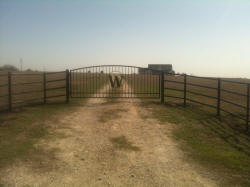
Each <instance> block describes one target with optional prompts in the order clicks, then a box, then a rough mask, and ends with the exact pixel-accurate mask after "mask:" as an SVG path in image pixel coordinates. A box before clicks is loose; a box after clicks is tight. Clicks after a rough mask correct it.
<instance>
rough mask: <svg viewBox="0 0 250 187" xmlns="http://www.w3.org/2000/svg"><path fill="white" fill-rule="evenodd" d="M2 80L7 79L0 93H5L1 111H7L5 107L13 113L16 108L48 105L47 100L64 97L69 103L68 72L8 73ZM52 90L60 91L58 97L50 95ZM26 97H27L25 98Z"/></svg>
mask: <svg viewBox="0 0 250 187" xmlns="http://www.w3.org/2000/svg"><path fill="white" fill-rule="evenodd" d="M62 73H64V74H63V75H61V76H60V77H55V76H57V75H58V74H62ZM50 76H51V77H50ZM53 76H54V77H53ZM0 78H6V80H5V81H6V83H3V84H1V85H0V92H1V93H4V94H0V99H2V100H0V111H4V110H6V107H5V106H8V109H7V110H8V111H12V109H13V108H16V107H20V106H26V105H28V104H34V103H47V99H50V98H57V97H63V96H64V97H65V101H66V102H69V88H68V87H69V85H70V83H69V71H68V70H66V71H60V72H44V73H11V72H8V74H1V75H0ZM52 78H53V79H52ZM23 79H24V80H23ZM37 79H39V80H37ZM19 81H20V82H19ZM62 84H63V85H62ZM28 86H30V87H28ZM33 87H34V88H33ZM30 88H32V89H30ZM52 90H55V91H58V93H56V95H48V93H49V92H50V91H52ZM39 94H42V95H39ZM25 95H27V96H26V97H24V96H25ZM29 96H32V97H29ZM15 97H19V99H15ZM5 98H6V99H5ZM5 103H6V104H5ZM16 105H19V106H16Z"/></svg>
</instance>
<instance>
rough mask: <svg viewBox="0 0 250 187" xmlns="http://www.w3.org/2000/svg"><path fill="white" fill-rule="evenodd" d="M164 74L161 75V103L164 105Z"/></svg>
mask: <svg viewBox="0 0 250 187" xmlns="http://www.w3.org/2000/svg"><path fill="white" fill-rule="evenodd" d="M164 82H165V81H164V72H162V73H161V103H164V97H165V96H164V89H165V88H164Z"/></svg>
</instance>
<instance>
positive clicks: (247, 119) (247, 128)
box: [246, 83, 250, 132]
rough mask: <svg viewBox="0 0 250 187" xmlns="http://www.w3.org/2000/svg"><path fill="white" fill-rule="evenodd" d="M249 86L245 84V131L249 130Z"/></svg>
mask: <svg viewBox="0 0 250 187" xmlns="http://www.w3.org/2000/svg"><path fill="white" fill-rule="evenodd" d="M249 90H250V84H249V83H248V84H247V116H246V131H247V132H248V130H249V97H250V91H249Z"/></svg>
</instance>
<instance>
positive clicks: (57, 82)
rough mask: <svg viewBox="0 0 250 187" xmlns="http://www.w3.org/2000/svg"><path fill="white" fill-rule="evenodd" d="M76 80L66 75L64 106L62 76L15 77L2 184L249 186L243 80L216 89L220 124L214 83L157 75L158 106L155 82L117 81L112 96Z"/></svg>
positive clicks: (97, 77)
mask: <svg viewBox="0 0 250 187" xmlns="http://www.w3.org/2000/svg"><path fill="white" fill-rule="evenodd" d="M84 71H85V72H84ZM84 71H82V72H81V71H78V72H74V73H73V74H71V77H70V85H68V86H69V94H70V96H71V97H72V98H70V102H69V103H67V102H66V101H67V81H66V80H67V76H66V72H59V73H52V72H50V73H49V72H48V73H46V79H44V74H43V73H35V74H31V73H30V74H24V73H22V74H18V75H17V74H14V73H13V75H12V78H11V85H12V86H11V92H12V97H11V102H12V103H11V104H12V110H13V112H2V113H0V171H1V172H0V173H1V174H0V184H2V185H3V186H8V185H9V186H13V185H18V186H27V185H31V186H33V185H44V186H62V185H66V186H72V185H76V186H77V185H78V186H81V185H88V186H119V185H123V186H237V185H238V186H249V184H250V179H249V175H248V174H249V172H250V168H249V166H250V163H249V160H250V157H249V156H250V153H249V132H247V131H246V117H247V112H246V111H247V110H246V108H247V107H248V106H247V105H248V104H247V101H248V102H249V100H248V99H247V93H248V91H247V86H248V84H246V83H249V80H243V81H241V82H244V83H235V82H237V81H238V80H232V79H225V80H224V79H221V82H220V103H219V104H220V105H219V107H220V112H221V113H220V117H219V116H218V115H217V114H218V113H217V112H218V79H210V78H209V79H207V78H205V79H204V78H199V77H193V76H187V77H186V80H185V76H184V75H165V76H164V103H165V104H164V105H163V104H162V103H161V102H160V100H161V90H162V76H161V75H160V74H154V73H152V72H150V71H149V73H146V74H140V73H138V72H136V71H132V72H129V73H126V72H125V73H124V72H123V74H122V73H121V74H119V77H118V79H119V78H122V81H123V82H122V85H121V86H120V87H119V86H117V82H114V83H115V86H114V87H112V84H111V82H110V81H112V80H111V79H110V76H109V74H108V72H105V70H101V71H102V72H97V71H96V72H93V71H91V72H88V71H89V70H84ZM6 75H7V74H6ZM6 75H3V74H1V76H0V80H1V82H0V85H7V86H1V87H0V89H1V90H0V91H1V94H0V95H1V96H2V97H0V99H1V100H0V106H1V110H8V109H9V108H8V107H9V96H8V94H9V87H8V84H9V82H8V76H6ZM112 75H113V80H115V78H114V77H115V76H116V75H117V74H112ZM44 80H45V82H46V84H44ZM118 81H119V80H118ZM234 81H235V82H234ZM197 85H200V86H197ZM44 90H46V92H44ZM235 93H238V94H235ZM79 98H81V99H79ZM144 98H145V99H144ZM146 98H147V99H146ZM44 99H45V100H46V102H44ZM195 101H197V102H195ZM227 101H229V102H231V103H228V102H227ZM45 103H46V104H45ZM38 104H39V105H38ZM203 104H206V105H203ZM234 104H236V105H234ZM184 105H185V107H184ZM242 106H243V107H242ZM244 107H245V108H244Z"/></svg>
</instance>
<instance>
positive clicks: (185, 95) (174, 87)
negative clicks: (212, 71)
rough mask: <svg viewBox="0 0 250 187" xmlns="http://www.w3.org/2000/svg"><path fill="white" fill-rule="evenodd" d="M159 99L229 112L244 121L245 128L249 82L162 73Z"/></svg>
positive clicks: (249, 94)
mask: <svg viewBox="0 0 250 187" xmlns="http://www.w3.org/2000/svg"><path fill="white" fill-rule="evenodd" d="M161 80H162V83H161V85H162V86H161V87H162V88H161V93H162V94H161V95H162V97H161V102H163V103H165V102H168V101H169V100H170V99H175V101H177V100H178V101H179V102H181V103H183V105H184V106H186V105H187V103H188V102H189V103H196V104H199V105H204V106H206V107H210V108H212V109H215V110H216V112H217V115H218V116H219V117H220V116H222V114H221V112H223V113H225V114H229V115H232V116H234V117H236V118H238V119H240V120H244V121H245V123H246V131H248V130H249V102H250V101H249V98H250V93H249V92H250V82H247V81H246V82H238V81H233V80H229V79H221V78H208V77H198V76H191V75H183V74H175V75H173V74H172V75H170V74H162V79H161Z"/></svg>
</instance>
